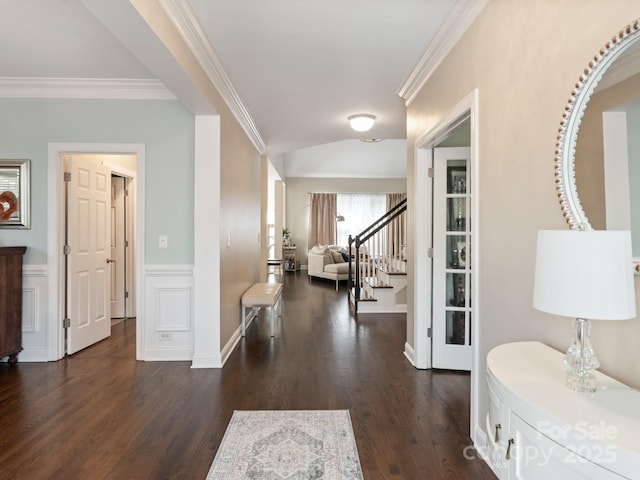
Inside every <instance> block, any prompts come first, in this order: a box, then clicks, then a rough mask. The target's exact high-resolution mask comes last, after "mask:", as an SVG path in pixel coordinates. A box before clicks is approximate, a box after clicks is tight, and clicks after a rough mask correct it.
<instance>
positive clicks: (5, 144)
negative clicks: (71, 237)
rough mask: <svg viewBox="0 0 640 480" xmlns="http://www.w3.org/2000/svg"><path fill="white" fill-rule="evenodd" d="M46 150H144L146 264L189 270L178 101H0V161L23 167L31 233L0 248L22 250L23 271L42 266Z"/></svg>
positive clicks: (187, 151) (2, 234)
mask: <svg viewBox="0 0 640 480" xmlns="http://www.w3.org/2000/svg"><path fill="white" fill-rule="evenodd" d="M49 143H137V144H144V145H145V173H146V174H145V176H146V179H145V198H144V201H145V205H146V225H145V234H146V245H145V255H146V263H147V264H176V265H191V264H193V158H194V146H193V144H194V117H193V114H192V113H190V112H189V111H188V110H187V109H185V108H184V107H183V106H182V105H181V104H180V103H179V102H178V101H166V100H58V99H55V100H52V99H0V159H24V158H27V159H30V160H31V229H30V230H14V229H11V230H8V229H2V230H0V246H11V245H26V246H27V247H28V251H27V255H26V257H25V263H26V264H33V265H41V264H46V263H47V195H48V193H47V174H48V173H47V169H48V168H47V162H48V158H47V155H48V144H49ZM140 200H142V199H140ZM159 234H167V235H168V236H169V248H167V249H162V250H160V249H158V235H159Z"/></svg>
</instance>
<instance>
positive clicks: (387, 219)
mask: <svg viewBox="0 0 640 480" xmlns="http://www.w3.org/2000/svg"><path fill="white" fill-rule="evenodd" d="M406 210H407V200H406V199H404V200H402V201H401V202H399V203H398V204H397V205H396V206H394V207H393V208H392V209H391V210H389V211H388V212H386V213H385V214H384V215H382V216H381V217H380V218H379V219H378V220H376V221H375V222H373V223H372V224H371V225H369V226H368V227H367V228H365V229H364V230H363V231H362V232H360V233H359V234H358V235H356V236H355V237H352V236H351V235H350V236H349V254H350V255H351V258H353V259H354V261H353V262H352V263H351V265H350V266H349V301H350V302H351V304H352V305H353V306H354V309H355V311H356V312H358V313H374V312H375V313H397V312H406V311H407V268H406V266H407V263H406V259H405V253H404V252H405V245H406V238H407V234H406Z"/></svg>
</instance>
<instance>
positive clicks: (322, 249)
mask: <svg viewBox="0 0 640 480" xmlns="http://www.w3.org/2000/svg"><path fill="white" fill-rule="evenodd" d="M311 253H314V254H316V255H326V254H327V253H329V249H328V248H327V247H326V246H325V245H314V246H313V247H311Z"/></svg>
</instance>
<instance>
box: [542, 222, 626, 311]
mask: <svg viewBox="0 0 640 480" xmlns="http://www.w3.org/2000/svg"><path fill="white" fill-rule="evenodd" d="M533 306H534V308H536V309H538V310H541V311H543V312H547V313H553V314H556V315H563V316H567V317H574V318H584V319H590V320H625V319H628V318H633V317H635V316H636V301H635V287H634V275H633V266H632V255H631V234H630V232H628V231H613V230H593V231H579V230H541V231H539V232H538V249H537V254H536V268H535V281H534V291H533Z"/></svg>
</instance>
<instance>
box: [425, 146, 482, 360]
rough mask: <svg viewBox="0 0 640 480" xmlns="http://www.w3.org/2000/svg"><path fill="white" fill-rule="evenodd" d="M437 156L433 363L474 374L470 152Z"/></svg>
mask: <svg viewBox="0 0 640 480" xmlns="http://www.w3.org/2000/svg"><path fill="white" fill-rule="evenodd" d="M433 152H434V153H433V169H434V180H433V299H432V304H433V318H432V329H433V330H432V335H433V336H432V355H433V359H432V363H433V367H434V368H445V369H451V370H471V362H472V348H471V327H472V316H471V314H472V310H471V281H472V279H471V250H470V246H471V235H472V230H471V226H472V224H471V218H470V213H471V202H470V200H471V192H470V186H471V182H470V179H471V177H470V171H469V157H470V149H469V148H467V147H460V148H435V149H434V150H433Z"/></svg>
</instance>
